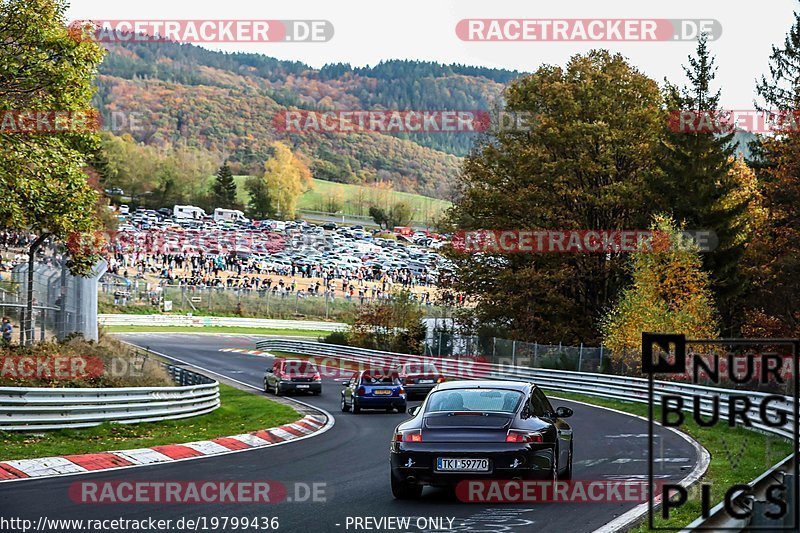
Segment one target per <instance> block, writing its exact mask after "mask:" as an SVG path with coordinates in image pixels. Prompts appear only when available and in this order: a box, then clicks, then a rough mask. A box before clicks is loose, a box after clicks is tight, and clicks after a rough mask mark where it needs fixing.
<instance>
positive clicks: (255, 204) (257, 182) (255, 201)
mask: <svg viewBox="0 0 800 533" xmlns="http://www.w3.org/2000/svg"><path fill="white" fill-rule="evenodd" d="M245 187H246V188H247V192H248V193H250V201H249V202H248V204H247V207H248V212H249V214H250V215H251V216H253V217H254V218H259V219H264V218H271V217H273V216H275V208H274V207H273V206H272V195H271V194H270V192H269V186H268V185H267V182H266V180H264V178H263V177H259V176H250V177H249V178H247V181H246V182H245Z"/></svg>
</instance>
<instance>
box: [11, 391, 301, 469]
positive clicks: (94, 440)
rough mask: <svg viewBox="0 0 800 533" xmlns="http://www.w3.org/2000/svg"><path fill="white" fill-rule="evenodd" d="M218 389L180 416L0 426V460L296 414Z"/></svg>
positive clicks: (206, 431) (155, 441) (270, 421)
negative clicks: (211, 404) (53, 427)
mask: <svg viewBox="0 0 800 533" xmlns="http://www.w3.org/2000/svg"><path fill="white" fill-rule="evenodd" d="M219 393H220V401H221V403H222V405H220V407H219V408H218V409H216V410H215V411H213V412H211V413H208V414H206V415H202V416H198V417H194V418H187V419H184V420H165V421H163V422H149V423H145V424H132V425H125V424H103V425H101V426H97V427H94V428H89V429H80V430H79V429H75V430H67V429H63V430H58V431H50V432H46V433H38V434H31V433H27V434H22V433H16V432H0V450H2V451H0V461H8V460H11V459H32V458H37V457H52V456H61V455H71V454H84V453H97V452H106V451H111V450H125V449H132V448H143V447H149V446H158V445H162V444H180V443H183V442H192V441H196V440H207V439H214V438H217V437H227V436H229V435H238V434H240V433H247V432H249V431H258V430H260V429H267V428H271V427H275V426H280V425H282V424H286V423H287V422H292V421H294V420H297V419H298V418H300V415H299V414H298V413H297V411H295V410H294V409H292V408H291V407H289V406H288V405H284V404H281V403H277V402H273V401H271V400H268V399H266V398H264V397H263V396H259V395H257V394H253V393H250V392H245V391H241V390H239V389H235V388H233V387H230V386H228V385H224V384H222V383H220V385H219Z"/></svg>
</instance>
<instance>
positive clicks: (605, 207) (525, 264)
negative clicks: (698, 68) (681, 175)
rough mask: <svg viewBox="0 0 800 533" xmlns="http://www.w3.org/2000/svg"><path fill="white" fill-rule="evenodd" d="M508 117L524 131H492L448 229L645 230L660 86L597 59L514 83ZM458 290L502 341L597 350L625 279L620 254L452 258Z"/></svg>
mask: <svg viewBox="0 0 800 533" xmlns="http://www.w3.org/2000/svg"><path fill="white" fill-rule="evenodd" d="M505 97H506V98H505V99H506V108H505V111H506V112H508V113H510V114H511V115H514V114H517V115H519V116H521V117H527V120H526V123H527V124H528V126H527V128H526V129H524V130H523V129H504V130H498V131H494V132H491V133H490V135H489V136H488V138H487V139H486V140H485V141H484V142H483V143H482V144H481V145H479V146H478V147H477V148H476V149H475V151H474V152H473V153H472V154H471V155H470V156H469V157H467V158H466V161H465V163H464V167H463V170H462V172H461V174H460V176H459V184H458V190H457V192H456V198H455V201H454V206H453V207H452V208H451V209H450V210H449V212H448V214H447V217H446V220H445V221H444V223H445V224H447V225H448V226H449V227H450V228H451V229H454V230H455V229H462V230H471V229H475V230H477V229H529V230H570V229H574V230H586V229H622V228H626V229H630V228H644V227H647V225H648V224H649V215H648V212H647V210H648V202H647V201H646V200H645V199H646V198H647V187H648V184H649V183H650V182H652V181H653V180H654V179H655V178H656V177H657V176H656V174H657V173H658V172H659V170H658V164H657V152H658V148H659V146H660V143H661V137H662V135H663V124H664V116H663V114H662V97H661V92H660V90H659V87H658V85H657V84H656V82H655V81H653V80H652V79H650V78H648V77H647V76H645V75H644V74H642V73H641V72H639V71H638V70H636V69H635V68H634V67H632V66H631V65H630V64H629V63H628V62H627V61H626V60H625V59H624V58H623V57H622V56H620V55H612V54H610V53H609V52H607V51H602V50H597V51H592V52H589V53H587V54H584V55H576V56H574V57H572V58H571V59H570V61H569V63H568V64H567V65H566V67H560V66H552V65H547V66H543V67H541V68H539V69H538V70H537V71H536V72H534V73H533V74H531V75H529V76H526V77H524V78H520V79H518V80H516V81H514V82H512V83H511V84H510V85H509V87H508V89H507V90H506V95H505ZM450 257H451V258H452V259H453V261H454V263H455V267H456V274H457V275H456V277H455V281H454V282H453V284H452V289H453V290H455V291H457V292H461V293H463V294H465V295H466V296H467V297H468V298H469V300H470V301H473V302H475V304H476V305H475V312H476V316H477V317H478V322H479V323H481V324H485V325H487V326H488V325H491V326H494V327H499V328H502V329H503V330H504V331H505V333H504V334H506V335H512V336H514V337H516V338H519V339H523V340H531V341H533V340H537V341H539V342H555V343H558V342H563V343H565V344H578V343H579V342H584V343H595V342H597V341H599V338H598V331H597V329H596V325H597V320H598V319H599V317H600V315H601V312H602V311H603V310H604V309H605V308H606V306H607V305H608V303H609V302H610V300H611V298H613V297H614V296H615V295H616V294H617V292H618V290H619V289H620V287H622V286H623V284H624V283H625V281H626V274H625V270H624V268H623V267H624V264H625V263H624V260H625V258H624V256H623V255H622V254H616V253H612V254H531V253H516V254H502V253H483V254H463V253H458V252H457V251H453V252H452V253H451V254H450Z"/></svg>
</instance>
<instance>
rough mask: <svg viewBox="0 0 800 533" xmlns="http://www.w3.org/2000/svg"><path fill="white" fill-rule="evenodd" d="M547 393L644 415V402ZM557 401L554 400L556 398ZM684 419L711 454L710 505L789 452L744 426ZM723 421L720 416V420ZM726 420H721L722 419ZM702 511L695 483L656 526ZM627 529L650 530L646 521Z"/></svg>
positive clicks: (781, 442)
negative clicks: (708, 424) (684, 499)
mask: <svg viewBox="0 0 800 533" xmlns="http://www.w3.org/2000/svg"><path fill="white" fill-rule="evenodd" d="M548 395H552V396H557V397H560V398H564V399H566V400H578V401H581V402H586V403H590V404H593V405H599V406H603V407H610V408H612V409H617V410H619V411H623V412H626V413H631V414H634V415H639V416H643V417H647V404H644V403H636V402H624V401H620V400H609V399H605V398H597V397H594V396H585V395H582V394H572V393H567V392H560V391H553V390H551V391H548ZM555 401H556V402H557V400H555ZM686 415H687V418H686V422H685V423H684V424H683V425H682V426H681V427H680V428H679V429H680V430H681V431H683V432H684V433H686V434H687V435H689V436H690V437H692V438H693V439H695V440H696V441H697V442H699V443H700V444H701V445H703V446H704V447H705V448H706V449H707V450H708V452H709V453H710V454H711V463H710V464H709V466H708V470H707V471H706V474H705V476H704V477H703V479H702V482H703V483H709V484H711V499H712V501H713V504H712V506H713V505H716V504H717V503H718V502H720V501H722V498H723V496H724V494H725V491H726V490H727V489H728V487H730V486H731V485H734V484H736V483H749V482H750V481H752V480H753V479H755V478H757V477H758V476H759V475H761V474H762V473H763V472H764V471H765V470H767V469H769V468H771V467H772V466H773V465H774V464H775V463H777V462H778V461H780V460H781V459H783V458H784V457H786V456H787V455H789V454H790V453H792V445H791V443H790V442H789V441H787V440H785V439H782V438H778V437H773V436H768V435H763V434H761V433H756V432H754V431H748V430H746V429H743V428H729V427H728V426H727V425H717V426H714V427H710V428H707V427H701V426H699V425H697V423H695V422H694V420H693V419H692V418H691V415H689V414H688V413H686ZM655 416H656V420H660V417H661V412H660V409H655ZM721 421H722V420H721ZM722 423H723V424H724V423H725V422H724V421H723V422H722ZM700 514H701V508H700V488H699V486H697V485H696V486H695V487H694V488H693V489H691V490H690V491H689V498H688V501H687V503H686V504H685V505H683V506H682V507H680V508H678V509H675V510H672V511H671V513H670V517H669V518H668V519H664V518H661V516H660V514H659V516H658V517H657V518H656V521H655V526H656V527H659V528H681V527H683V526H685V525H687V524H689V523H690V522H692V521H693V520H695V519H696V518H697V517H699V516H700ZM630 531H635V532H645V531H651V530H650V529H649V528H648V527H647V521H646V520H645V523H644V524H641V525H639V526H638V527H636V528H634V529H631V530H630Z"/></svg>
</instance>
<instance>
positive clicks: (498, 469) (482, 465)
mask: <svg viewBox="0 0 800 533" xmlns="http://www.w3.org/2000/svg"><path fill="white" fill-rule="evenodd" d="M452 392H453V391H448V390H447V389H445V390H438V391H436V392H434V393H433V394H432V395H431V396H429V397H428V400H427V401H426V412H425V413H421V414H420V415H418V417H417V418H415V419H412V421H409V422H408V423H404V424H401V425H399V426H398V428H397V429H396V431H395V435H394V438H393V441H392V444H391V455H390V460H391V467H392V477H393V479H394V480H396V481H397V482H399V483H402V484H416V485H432V486H452V485H455V484H457V483H458V482H459V481H461V480H464V479H551V477H552V474H551V472H552V468H553V463H554V452H553V437H552V435H551V434H548V431H549V430H548V428H547V425H546V424H541V425H535V426H533V427H527V428H526V429H519V428H518V426H517V425H516V424H515V420H516V419H517V415H516V412H517V410H518V409H519V407H520V404H519V403H518V402H522V401H524V397H525V396H524V395H522V394H521V393H520V392H519V391H499V392H498V391H496V390H485V391H481V392H480V393H479V394H485V395H486V397H487V398H486V399H487V401H486V402H484V405H476V404H475V403H473V404H472V405H464V404H462V403H459V402H456V403H452V402H451V404H450V405H446V403H447V401H448V398H447V396H446V395H448V394H451V393H452ZM456 392H458V391H456ZM497 394H499V395H500V396H497V397H496V398H495V397H494V396H496V395H497ZM438 400H443V401H442V405H441V407H440V408H438V409H434V410H432V411H428V409H427V408H428V407H431V405H430V404H431V403H433V402H436V401H438ZM509 400H510V401H509ZM530 423H531V424H534V422H533V421H531V422H530Z"/></svg>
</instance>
